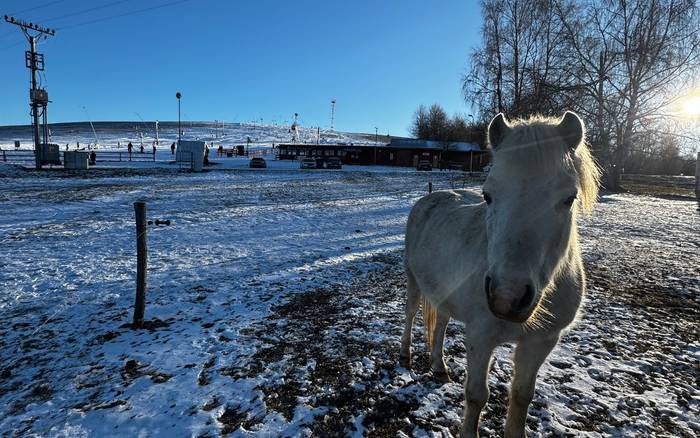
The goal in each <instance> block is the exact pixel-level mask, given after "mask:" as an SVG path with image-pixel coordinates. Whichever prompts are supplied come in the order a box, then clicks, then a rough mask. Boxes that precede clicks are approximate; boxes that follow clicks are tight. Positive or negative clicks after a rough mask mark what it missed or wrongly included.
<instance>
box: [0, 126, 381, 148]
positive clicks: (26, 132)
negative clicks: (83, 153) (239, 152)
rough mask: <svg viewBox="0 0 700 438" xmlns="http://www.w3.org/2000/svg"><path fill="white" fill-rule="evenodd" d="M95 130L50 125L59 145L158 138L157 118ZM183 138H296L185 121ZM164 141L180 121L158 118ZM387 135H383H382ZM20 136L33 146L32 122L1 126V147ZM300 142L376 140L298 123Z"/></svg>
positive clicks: (276, 129)
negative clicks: (24, 124) (155, 119)
mask: <svg viewBox="0 0 700 438" xmlns="http://www.w3.org/2000/svg"><path fill="white" fill-rule="evenodd" d="M93 127H94V130H95V131H94V133H93V130H92V127H91V126H90V123H89V122H78V123H55V124H51V125H49V129H50V131H51V142H52V143H57V144H59V145H65V144H70V145H71V146H74V145H75V144H76V143H78V142H79V143H80V144H81V145H87V144H95V143H98V144H99V145H100V146H101V147H103V148H109V149H111V148H116V147H117V145H118V144H120V145H121V146H122V147H124V145H125V144H126V143H128V142H130V141H131V142H132V143H134V144H138V143H140V142H141V140H142V139H143V142H144V143H145V144H151V143H153V141H154V140H155V139H156V124H155V122H143V121H138V122H94V123H93ZM182 129H183V131H184V134H183V140H204V141H213V142H214V143H215V144H216V145H219V144H221V145H223V146H224V147H229V146H233V145H236V144H243V143H245V142H246V140H247V139H248V138H249V137H250V141H251V143H254V144H272V143H286V142H291V141H292V139H293V135H292V132H291V130H290V126H289V125H254V124H252V123H225V122H224V124H223V125H222V123H221V122H219V123H214V122H182ZM158 137H159V139H160V142H161V144H165V145H167V144H170V143H171V142H173V141H175V140H176V139H177V122H159V124H158ZM383 138H384V137H380V139H383ZM15 140H19V141H20V142H21V143H20V144H21V146H20V147H21V148H22V149H32V147H33V146H32V131H31V128H30V127H29V126H0V148H3V149H9V148H14V141H15ZM298 141H299V142H303V143H312V142H313V143H316V142H317V141H318V142H320V143H354V144H361V143H373V141H374V135H373V134H353V133H344V132H336V131H325V130H321V131H320V138H319V131H318V130H317V128H315V127H313V128H312V127H308V128H307V127H299V139H298Z"/></svg>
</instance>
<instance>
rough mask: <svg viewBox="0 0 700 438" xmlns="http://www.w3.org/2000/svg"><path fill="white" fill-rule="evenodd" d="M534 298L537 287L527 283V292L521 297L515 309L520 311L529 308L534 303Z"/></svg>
mask: <svg viewBox="0 0 700 438" xmlns="http://www.w3.org/2000/svg"><path fill="white" fill-rule="evenodd" d="M534 298H535V288H534V287H532V285H531V284H527V285H525V293H524V294H523V296H522V297H520V300H518V304H517V305H516V306H515V310H516V311H518V312H520V311H521V310H523V309H527V308H528V307H530V305H531V304H532V300H533V299H534Z"/></svg>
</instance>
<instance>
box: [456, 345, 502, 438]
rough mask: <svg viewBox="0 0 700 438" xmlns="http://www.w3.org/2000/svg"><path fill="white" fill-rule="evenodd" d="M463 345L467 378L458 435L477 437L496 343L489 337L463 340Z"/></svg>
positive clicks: (462, 437) (487, 396) (487, 393)
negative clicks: (465, 348)
mask: <svg viewBox="0 0 700 438" xmlns="http://www.w3.org/2000/svg"><path fill="white" fill-rule="evenodd" d="M465 346H466V347H467V378H466V381H465V384H464V392H465V395H466V404H465V406H464V421H463V422H462V428H461V430H460V433H459V436H460V437H461V438H477V437H478V436H479V417H480V415H481V410H482V409H484V405H486V401H487V400H488V399H489V386H488V374H489V369H490V368H491V355H492V354H493V349H494V348H496V343H495V342H492V341H491V340H490V339H475V340H473V341H472V340H468V341H467V342H465Z"/></svg>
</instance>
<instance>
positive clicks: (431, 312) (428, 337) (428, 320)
mask: <svg viewBox="0 0 700 438" xmlns="http://www.w3.org/2000/svg"><path fill="white" fill-rule="evenodd" d="M421 309H422V311H423V325H424V326H425V344H426V345H427V346H428V350H429V351H432V349H433V334H434V333H435V324H437V309H436V308H435V307H433V305H432V304H430V301H428V300H427V299H426V298H425V296H421Z"/></svg>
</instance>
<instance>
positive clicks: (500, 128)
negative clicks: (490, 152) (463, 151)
mask: <svg viewBox="0 0 700 438" xmlns="http://www.w3.org/2000/svg"><path fill="white" fill-rule="evenodd" d="M509 131H510V125H509V124H508V122H507V121H506V116H504V115H503V113H498V114H496V117H494V118H493V119H492V120H491V123H489V127H488V143H489V145H490V146H491V149H494V150H495V149H497V148H498V145H500V144H501V142H502V141H503V139H504V138H505V137H506V135H508V132H509Z"/></svg>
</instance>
